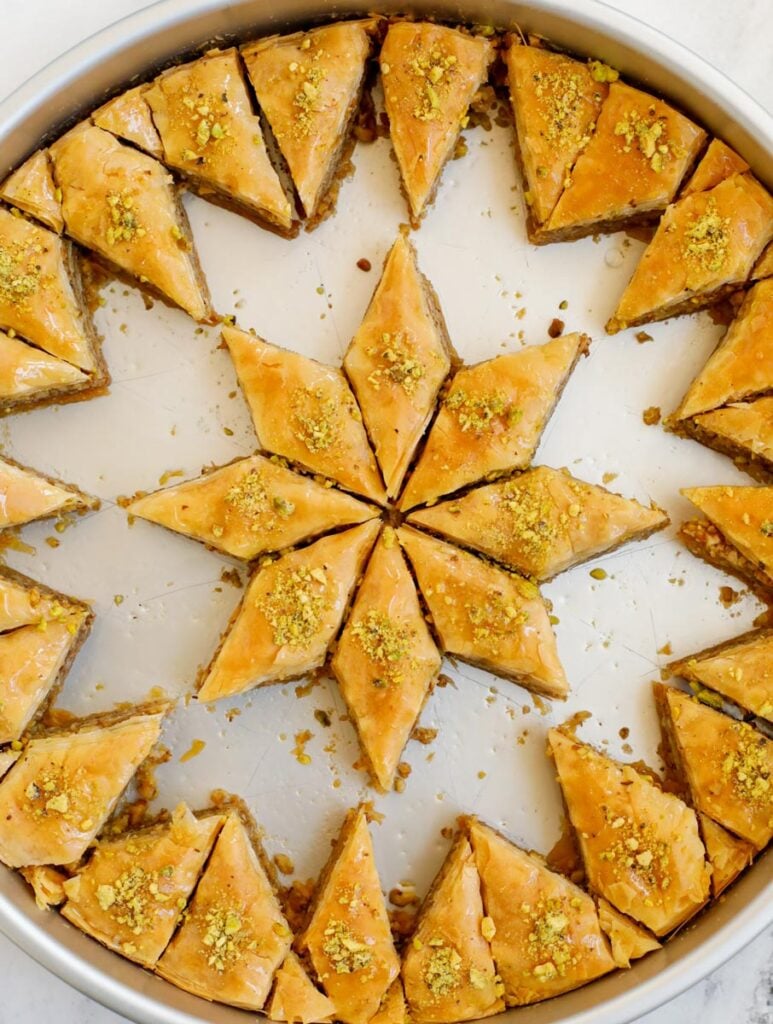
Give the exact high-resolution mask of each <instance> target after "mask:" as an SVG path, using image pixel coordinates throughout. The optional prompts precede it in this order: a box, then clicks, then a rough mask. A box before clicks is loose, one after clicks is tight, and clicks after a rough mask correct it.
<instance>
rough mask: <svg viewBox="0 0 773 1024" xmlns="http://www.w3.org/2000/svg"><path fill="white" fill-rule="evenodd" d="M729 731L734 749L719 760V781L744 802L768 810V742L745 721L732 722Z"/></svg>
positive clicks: (771, 795)
mask: <svg viewBox="0 0 773 1024" xmlns="http://www.w3.org/2000/svg"><path fill="white" fill-rule="evenodd" d="M732 731H733V732H734V733H735V736H736V742H737V747H736V749H735V750H731V751H729V752H728V753H727V754H725V755H724V756H723V757H722V758H721V767H722V778H723V779H724V780H725V782H728V783H729V784H730V785H731V786H732V789H733V792H734V793H735V794H736V796H738V797H739V798H740V799H741V800H743V801H744V802H745V803H747V804H752V805H757V806H759V807H769V808H770V807H771V806H772V805H773V786H771V781H770V757H769V756H768V753H767V750H766V745H767V742H768V741H766V739H765V737H764V736H763V735H761V734H760V733H758V732H757V731H756V730H755V729H753V728H752V726H750V725H747V724H746V722H734V723H733V725H732Z"/></svg>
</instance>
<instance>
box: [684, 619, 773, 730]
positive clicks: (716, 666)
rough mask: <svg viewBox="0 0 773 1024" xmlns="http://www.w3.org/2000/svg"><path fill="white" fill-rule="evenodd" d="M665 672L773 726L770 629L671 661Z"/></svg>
mask: <svg viewBox="0 0 773 1024" xmlns="http://www.w3.org/2000/svg"><path fill="white" fill-rule="evenodd" d="M668 668H669V670H670V671H671V672H672V673H673V674H674V675H676V676H682V678H683V679H687V680H688V681H689V682H691V683H697V684H698V685H699V686H708V687H709V689H711V690H716V692H717V693H721V694H722V696H723V697H728V698H729V699H730V700H732V701H735V703H736V704H738V705H739V706H740V707H742V708H746V710H747V711H751V712H752V714H755V715H760V717H762V718H767V719H768V720H769V721H771V722H773V629H754V630H751V632H749V633H744V634H743V635H742V636H737V637H734V638H733V639H732V640H726V641H725V642H724V643H721V644H717V645H716V646H715V647H708V648H707V649H706V650H704V651H699V652H698V653H697V654H689V655H687V657H685V658H680V659H679V660H678V661H672V662H671V664H670V665H669V666H668Z"/></svg>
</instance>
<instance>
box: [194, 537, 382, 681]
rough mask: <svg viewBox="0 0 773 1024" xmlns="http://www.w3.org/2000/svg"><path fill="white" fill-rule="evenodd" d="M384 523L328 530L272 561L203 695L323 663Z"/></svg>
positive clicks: (246, 601) (257, 578)
mask: <svg viewBox="0 0 773 1024" xmlns="http://www.w3.org/2000/svg"><path fill="white" fill-rule="evenodd" d="M379 527H380V523H379V522H378V521H371V522H369V523H364V524H363V525H362V526H355V527H353V528H352V529H351V530H344V531H343V532H342V533H336V534H333V535H332V536H330V537H322V538H321V539H320V540H317V541H315V542H314V543H313V544H310V545H309V546H308V547H305V548H302V549H300V550H299V551H291V552H290V553H288V554H285V555H282V556H280V557H279V558H277V559H275V560H274V561H268V562H267V563H266V564H264V565H263V566H262V567H261V568H259V569H258V570H257V572H256V573H255V575H254V576H253V577H252V579H251V581H250V583H249V585H248V587H247V590H246V592H245V594H244V598H243V600H242V602H241V604H240V605H239V607H238V608H237V610H236V612H235V613H234V617H233V619H232V620H231V623H230V625H229V627H228V629H227V631H226V633H225V634H224V636H223V639H222V641H221V644H220V647H219V648H218V650H217V652H216V653H215V656H214V658H213V659H212V661H211V662H210V664H209V667H208V668H207V669H206V671H205V673H204V679H203V682H202V684H201V688H200V690H199V693H198V698H199V700H202V701H207V700H218V699H219V698H221V697H231V696H233V695H234V694H237V693H242V691H244V690H248V689H250V688H251V687H253V686H267V685H269V684H270V683H280V682H285V681H286V680H288V679H297V678H299V677H300V676H304V675H306V674H307V673H308V672H312V671H313V670H314V669H315V668H319V667H320V666H321V665H322V664H324V661H325V658H326V657H327V652H328V648H329V647H330V644H331V642H332V640H333V639H334V637H335V635H336V634H337V632H338V630H339V628H340V626H341V622H342V620H343V617H344V614H345V612H346V609H347V607H348V604H349V599H350V597H351V594H352V591H353V590H354V586H355V583H356V582H357V579H358V577H359V575H360V573H361V572H362V568H363V566H364V565H365V561H366V559H367V557H368V554H369V552H370V549H371V547H372V546H373V542H374V540H375V538H376V534H377V533H378V530H379Z"/></svg>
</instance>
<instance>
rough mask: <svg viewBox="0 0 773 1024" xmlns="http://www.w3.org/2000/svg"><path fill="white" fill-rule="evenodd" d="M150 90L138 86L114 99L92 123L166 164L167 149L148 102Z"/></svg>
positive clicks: (99, 110) (94, 116) (95, 112)
mask: <svg viewBox="0 0 773 1024" xmlns="http://www.w3.org/2000/svg"><path fill="white" fill-rule="evenodd" d="M147 89H148V87H147V85H136V86H135V87H134V88H133V89H128V90H127V91H126V92H122V93H121V94H120V96H114V97H113V99H111V100H108V101H107V103H104V104H103V105H102V106H101V107H100V108H99V109H98V110H95V111H94V113H93V114H92V115H91V120H92V121H93V122H94V124H95V125H96V126H97V128H104V130H105V131H106V132H110V134H111V135H116V136H117V137H118V138H119V139H123V140H124V142H131V143H132V144H133V145H134V146H136V147H137V148H138V149H141V150H143V152H145V153H149V154H150V155H151V156H154V157H155V158H156V159H157V160H162V159H163V157H164V147H163V146H162V145H161V139H160V138H159V134H158V132H157V131H156V126H155V125H154V124H153V115H152V114H151V112H150V107H149V106H148V103H147V100H146V99H145V93H146V92H147Z"/></svg>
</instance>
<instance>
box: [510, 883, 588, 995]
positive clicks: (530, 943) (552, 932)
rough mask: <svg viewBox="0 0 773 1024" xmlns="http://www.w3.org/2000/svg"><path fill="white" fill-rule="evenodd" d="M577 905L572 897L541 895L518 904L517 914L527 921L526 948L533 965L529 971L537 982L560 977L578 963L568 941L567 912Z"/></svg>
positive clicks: (569, 937)
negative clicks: (528, 928)
mask: <svg viewBox="0 0 773 1024" xmlns="http://www.w3.org/2000/svg"><path fill="white" fill-rule="evenodd" d="M580 905H581V904H580V900H579V898H578V897H576V896H575V897H574V898H573V899H571V900H568V899H566V898H553V899H544V898H542V899H540V900H539V901H538V902H537V903H535V904H530V903H524V904H522V905H521V913H522V914H523V915H524V917H525V918H526V919H527V920H528V922H529V924H530V930H529V934H528V938H527V940H526V949H527V953H528V956H529V958H530V960H531V961H532V963H533V964H534V967H533V968H532V974H533V975H534V977H535V978H537V979H538V980H539V981H550V980H551V979H553V978H555V977H557V976H558V977H563V976H564V975H565V974H566V972H567V970H568V969H569V968H570V967H573V966H574V965H575V964H577V963H578V961H579V957H578V956H577V954H576V953H575V951H574V950H573V947H572V941H571V929H570V914H571V910H577V909H578V908H579V907H580Z"/></svg>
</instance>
